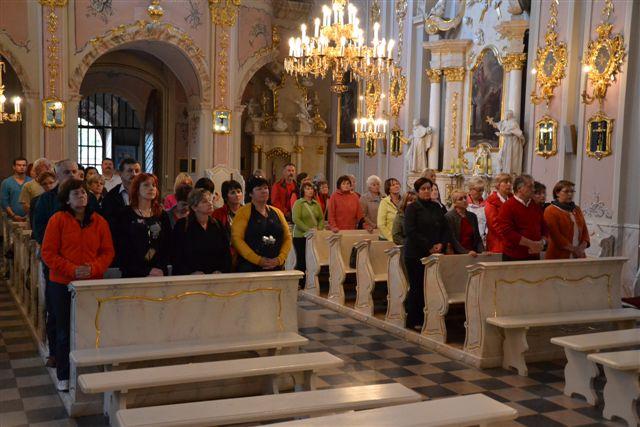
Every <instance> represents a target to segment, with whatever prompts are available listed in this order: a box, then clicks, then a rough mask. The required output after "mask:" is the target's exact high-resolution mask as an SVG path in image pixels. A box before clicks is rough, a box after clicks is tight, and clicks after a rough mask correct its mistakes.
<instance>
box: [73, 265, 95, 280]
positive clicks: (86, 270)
mask: <svg viewBox="0 0 640 427" xmlns="http://www.w3.org/2000/svg"><path fill="white" fill-rule="evenodd" d="M75 273H76V279H88V278H89V277H91V266H90V265H87V264H85V265H80V266H78V267H76V271H75Z"/></svg>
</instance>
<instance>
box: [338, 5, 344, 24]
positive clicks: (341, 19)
mask: <svg viewBox="0 0 640 427" xmlns="http://www.w3.org/2000/svg"><path fill="white" fill-rule="evenodd" d="M338 23H339V24H340V25H344V11H343V10H342V9H340V10H338Z"/></svg>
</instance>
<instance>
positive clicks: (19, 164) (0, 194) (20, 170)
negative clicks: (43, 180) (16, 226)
mask: <svg viewBox="0 0 640 427" xmlns="http://www.w3.org/2000/svg"><path fill="white" fill-rule="evenodd" d="M26 171H27V159H25V158H24V157H18V158H17V159H15V160H14V161H13V175H11V176H10V177H9V178H7V179H5V180H4V181H2V185H0V206H1V207H2V209H4V211H5V212H7V216H8V217H9V219H11V221H19V222H22V221H26V220H27V216H26V212H25V211H24V208H23V207H22V204H20V192H21V191H22V186H23V185H24V184H25V183H27V182H29V181H31V177H28V176H26Z"/></svg>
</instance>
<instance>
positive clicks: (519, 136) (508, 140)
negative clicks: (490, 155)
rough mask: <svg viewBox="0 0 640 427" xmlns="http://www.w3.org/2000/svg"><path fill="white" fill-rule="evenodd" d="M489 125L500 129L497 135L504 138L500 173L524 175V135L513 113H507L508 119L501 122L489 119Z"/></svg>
mask: <svg viewBox="0 0 640 427" xmlns="http://www.w3.org/2000/svg"><path fill="white" fill-rule="evenodd" d="M487 123H489V124H490V125H491V126H493V127H494V128H496V129H498V132H496V135H498V136H502V137H503V138H504V142H503V143H502V148H501V149H500V151H499V152H498V163H499V164H498V171H497V172H498V173H511V174H517V175H519V174H521V173H522V151H523V148H524V144H525V141H524V134H523V133H522V130H521V129H520V126H519V125H518V121H517V120H516V119H515V117H514V114H513V111H512V110H508V111H507V117H506V118H505V119H504V120H502V121H499V122H497V123H496V122H494V121H493V119H492V118H491V117H487Z"/></svg>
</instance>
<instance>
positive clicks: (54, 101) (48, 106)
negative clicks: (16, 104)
mask: <svg viewBox="0 0 640 427" xmlns="http://www.w3.org/2000/svg"><path fill="white" fill-rule="evenodd" d="M54 105H55V106H57V108H55V109H53V108H52V107H53V106H54ZM65 110H66V103H65V102H64V101H62V100H61V99H60V98H55V97H52V98H46V99H43V100H42V126H44V127H45V128H49V129H59V128H63V127H65V125H66V118H65ZM49 111H59V114H60V120H56V117H55V115H56V114H57V113H53V117H51V118H50V117H49V115H48V114H47V112H49Z"/></svg>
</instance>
